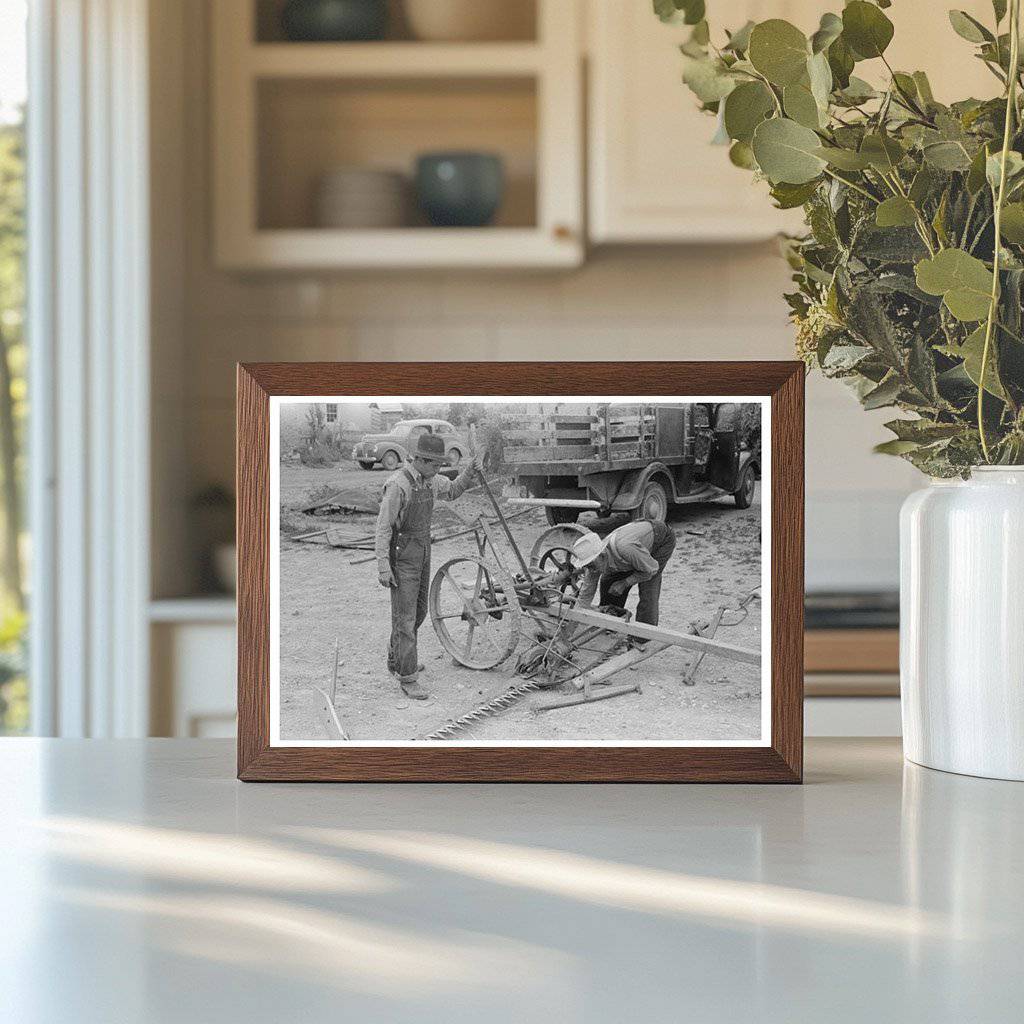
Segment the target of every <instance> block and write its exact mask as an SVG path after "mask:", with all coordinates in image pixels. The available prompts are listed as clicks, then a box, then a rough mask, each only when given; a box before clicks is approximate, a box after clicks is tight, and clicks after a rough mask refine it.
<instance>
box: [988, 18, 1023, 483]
mask: <svg viewBox="0 0 1024 1024" xmlns="http://www.w3.org/2000/svg"><path fill="white" fill-rule="evenodd" d="M1019 22H1020V0H1010V73H1009V74H1008V75H1007V86H1006V117H1005V119H1004V123H1003V148H1002V152H1001V153H1000V154H999V189H998V192H997V194H996V196H995V209H994V211H993V222H994V231H995V242H994V244H993V252H992V294H991V298H990V299H989V307H988V318H987V319H986V321H985V344H984V347H983V348H982V350H981V369H980V370H979V371H978V435H979V437H980V439H981V451H982V454H983V455H984V457H985V461H986V462H988V463H990V464H991V462H992V456H991V454H990V452H989V447H988V436H987V435H986V433H985V374H986V372H987V370H988V360H989V354H990V350H991V347H992V330H993V327H994V326H995V322H996V319H997V313H998V309H999V257H1000V255H1001V252H1002V246H1001V243H1000V239H1001V233H1000V232H1001V228H1002V217H1003V202H1004V201H1005V198H1006V162H1007V158H1008V155H1009V152H1010V138H1011V135H1012V132H1011V128H1012V125H1013V121H1014V117H1015V115H1016V112H1017V68H1018V66H1019V62H1020V25H1019Z"/></svg>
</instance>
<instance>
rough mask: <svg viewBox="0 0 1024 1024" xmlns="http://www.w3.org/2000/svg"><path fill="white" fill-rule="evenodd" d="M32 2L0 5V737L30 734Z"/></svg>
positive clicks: (15, 1) (18, 0)
mask: <svg viewBox="0 0 1024 1024" xmlns="http://www.w3.org/2000/svg"><path fill="white" fill-rule="evenodd" d="M26 14H27V5H26V3H25V2H24V0H13V2H7V3H3V4H0V734H10V733H20V732H26V731H27V730H28V727H29V689H28V674H27V671H26V646H27V642H28V636H27V626H28V619H27V612H26V598H25V568H26V566H25V555H26V549H27V547H28V536H27V533H26V531H25V520H24V511H23V509H24V490H25V457H24V437H25V429H26V426H25V424H26V415H27V411H28V402H27V394H26V386H25V383H26V381H25V374H26V370H27V365H26V363H27V355H26V350H25V330H24V323H25V102H26V55H27V33H26Z"/></svg>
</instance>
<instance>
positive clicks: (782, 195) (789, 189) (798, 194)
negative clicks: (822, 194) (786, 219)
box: [771, 180, 818, 210]
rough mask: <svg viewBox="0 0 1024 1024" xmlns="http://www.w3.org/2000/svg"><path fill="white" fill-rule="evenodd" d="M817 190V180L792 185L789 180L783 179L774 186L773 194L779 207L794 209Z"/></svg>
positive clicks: (781, 208)
mask: <svg viewBox="0 0 1024 1024" xmlns="http://www.w3.org/2000/svg"><path fill="white" fill-rule="evenodd" d="M817 190H818V182H817V180H815V181H810V182H805V183H803V184H801V185H792V184H790V183H789V182H785V181H782V182H779V183H778V184H777V185H773V186H772V190H771V196H772V199H773V200H774V201H775V205H776V206H777V207H778V209H780V210H793V209H795V208H796V207H798V206H803V205H804V203H806V202H807V200H808V199H810V198H811V196H813V195H814V193H815V192H817Z"/></svg>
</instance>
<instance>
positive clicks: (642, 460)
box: [501, 402, 761, 525]
mask: <svg viewBox="0 0 1024 1024" xmlns="http://www.w3.org/2000/svg"><path fill="white" fill-rule="evenodd" d="M743 409H744V407H743V406H741V405H739V404H736V403H710V402H689V403H679V404H661V403H659V404H651V405H645V404H643V405H625V404H615V403H611V404H608V403H606V404H600V405H591V406H582V407H581V406H579V405H571V406H569V405H566V406H553V407H552V408H551V410H550V411H547V412H544V413H543V414H541V415H529V414H526V413H523V414H521V415H520V414H517V413H511V414H506V415H505V416H503V417H502V429H501V435H502V459H503V461H504V463H505V465H506V466H507V467H508V468H510V469H511V470H512V472H513V476H514V480H515V483H514V486H513V488H512V490H513V492H514V493H513V496H512V497H511V500H512V501H513V502H515V503H518V504H529V505H542V506H543V507H544V509H545V513H546V515H547V518H548V522H549V523H551V524H552V525H555V524H557V523H571V522H575V521H576V519H577V518H578V516H579V514H580V513H581V512H585V511H592V512H596V513H597V514H598V515H601V516H607V515H612V514H613V513H617V512H628V513H629V514H630V516H631V517H632V518H633V519H652V520H657V521H664V519H665V517H666V516H667V514H668V510H669V508H670V507H671V506H672V505H678V504H684V503H687V502H695V501H709V500H711V499H713V498H717V497H721V496H722V495H729V494H731V495H732V496H733V498H734V500H735V502H736V507H737V508H749V506H750V504H751V502H752V501H753V498H754V490H755V487H756V480H757V478H758V476H759V475H760V471H761V444H760V429H759V427H757V426H753V427H751V426H749V425H745V423H744V420H745V417H744V415H743ZM560 410H564V411H560ZM755 422H759V420H757V421H755Z"/></svg>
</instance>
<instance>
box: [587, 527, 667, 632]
mask: <svg viewBox="0 0 1024 1024" xmlns="http://www.w3.org/2000/svg"><path fill="white" fill-rule="evenodd" d="M675 548H676V535H675V533H674V532H673V530H672V528H671V527H670V526H666V525H665V523H652V522H650V521H649V520H646V519H641V520H638V521H637V522H635V523H626V525H625V526H620V527H619V528H618V529H617V530H612V532H611V533H609V534H608V536H607V537H605V538H604V539H602V538H600V537H599V536H598V535H597V534H596V533H587V534H584V535H583V536H582V537H580V539H579V540H578V541H576V543H575V544H574V545H573V549H572V550H573V555H574V556H575V562H576V565H577V567H584V566H585V567H586V572H585V573H584V575H583V580H582V583H581V585H580V592H579V597H578V598H577V599H576V606H577V607H578V608H586V607H588V606H589V605H590V604H592V603H593V600H594V594H595V593H596V592H597V590H598V587H599V586H600V590H601V599H600V603H601V604H602V605H612V606H614V607H616V608H625V607H626V598H627V597H629V592H630V590H632V589H633V587H634V586H637V585H639V588H640V600H639V604H638V605H637V609H636V621H637V622H646V623H647V624H648V625H650V626H656V625H657V624H658V604H659V601H660V600H661V577H662V573H664V571H665V566H666V565H667V564H668V560H669V559H670V558H671V557H672V552H673V551H675Z"/></svg>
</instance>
